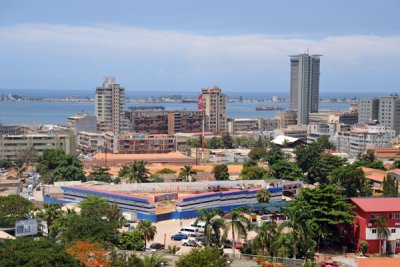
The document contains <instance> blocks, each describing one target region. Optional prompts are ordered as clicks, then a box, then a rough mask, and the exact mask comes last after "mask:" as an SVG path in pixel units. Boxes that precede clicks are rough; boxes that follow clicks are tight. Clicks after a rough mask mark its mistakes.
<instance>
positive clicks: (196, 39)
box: [0, 24, 400, 77]
mask: <svg viewBox="0 0 400 267" xmlns="http://www.w3.org/2000/svg"><path fill="white" fill-rule="evenodd" d="M0 36H1V42H0V49H1V51H3V53H7V54H12V55H15V56H16V57H35V56H40V57H44V58H46V57H48V58H52V59H57V58H58V57H60V58H65V57H66V56H67V57H70V58H75V59H79V60H97V61H102V60H104V61H107V60H112V61H121V62H135V63H134V64H136V63H137V64H140V63H143V62H150V63H152V64H153V65H159V66H158V71H157V73H159V75H162V76H164V77H177V76H179V75H181V76H182V75H183V76H188V77H194V76H196V75H197V76H199V75H205V76H207V75H211V74H213V75H214V76H218V75H221V76H223V75H224V74H225V75H228V74H229V73H231V74H232V73H233V74H236V73H239V72H245V73H246V72H247V73H259V72H263V71H266V70H275V69H276V68H277V66H279V67H281V66H283V67H284V68H286V69H288V62H289V59H288V55H291V54H297V53H300V52H304V51H306V50H307V49H309V51H310V53H315V54H322V55H324V57H323V61H324V63H323V64H324V66H328V65H330V66H337V67H339V66H346V67H347V68H349V69H351V68H354V67H356V66H360V65H361V64H362V63H363V62H365V61H370V60H371V59H373V58H379V57H385V58H386V57H387V58H391V59H392V60H394V61H393V62H395V61H396V62H398V59H400V46H399V45H398V44H399V43H400V35H399V36H374V35H347V36H328V37H325V38H322V39H317V40H313V39H306V38H293V37H291V36H288V37H282V36H268V35H261V34H260V35H230V36H206V35H196V34H192V33H187V32H174V31H162V30H152V29H146V28H139V27H132V26H125V25H114V24H107V25H92V26H71V25H50V24H21V25H16V26H9V27H0ZM174 64H177V65H180V66H184V67H181V68H180V69H179V71H180V73H179V74H177V73H173V70H170V69H169V66H173V65H174ZM395 64H398V63H395ZM323 68H324V67H323ZM286 69H285V71H287V70H286ZM171 72H172V75H171Z"/></svg>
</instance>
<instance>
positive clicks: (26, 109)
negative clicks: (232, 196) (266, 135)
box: [0, 102, 348, 124]
mask: <svg viewBox="0 0 400 267" xmlns="http://www.w3.org/2000/svg"><path fill="white" fill-rule="evenodd" d="M140 105H146V106H150V105H162V106H165V108H166V109H167V110H182V109H197V103H154V104H151V103H143V104H142V103H140V104H139V103H128V104H127V105H126V106H127V107H129V106H140ZM262 105H271V106H272V105H273V106H281V107H284V108H288V105H289V104H288V103H247V102H246V103H228V117H230V118H270V117H273V116H274V114H275V113H276V112H277V111H256V110H255V108H256V107H257V106H262ZM320 109H337V110H339V109H343V110H347V109H348V104H347V103H334V104H333V103H332V104H330V103H321V104H320ZM81 111H85V112H89V113H94V102H0V123H5V124H18V123H35V124H64V123H65V122H66V120H67V118H68V117H69V116H71V115H74V114H76V113H78V112H81Z"/></svg>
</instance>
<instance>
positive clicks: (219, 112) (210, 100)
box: [202, 86, 227, 133]
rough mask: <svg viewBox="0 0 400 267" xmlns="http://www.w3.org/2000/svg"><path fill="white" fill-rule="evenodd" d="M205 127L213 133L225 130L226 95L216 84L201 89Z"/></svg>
mask: <svg viewBox="0 0 400 267" xmlns="http://www.w3.org/2000/svg"><path fill="white" fill-rule="evenodd" d="M202 98H203V106H204V110H205V115H206V129H208V130H209V131H211V132H214V133H223V132H226V131H227V115H226V101H227V98H226V95H225V94H223V93H222V91H221V89H220V88H218V87H217V86H214V87H212V88H204V89H203V90H202Z"/></svg>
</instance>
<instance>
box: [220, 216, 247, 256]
mask: <svg viewBox="0 0 400 267" xmlns="http://www.w3.org/2000/svg"><path fill="white" fill-rule="evenodd" d="M245 211H246V209H244V208H236V209H233V210H232V212H231V218H229V219H227V220H226V222H225V225H226V227H225V229H224V234H223V239H226V237H227V235H228V232H231V233H232V253H233V257H234V258H235V241H236V240H235V239H236V238H235V232H236V233H237V234H238V237H239V238H244V240H246V239H247V231H248V230H249V228H250V224H251V223H250V220H249V219H247V218H246V217H244V216H243V212H245Z"/></svg>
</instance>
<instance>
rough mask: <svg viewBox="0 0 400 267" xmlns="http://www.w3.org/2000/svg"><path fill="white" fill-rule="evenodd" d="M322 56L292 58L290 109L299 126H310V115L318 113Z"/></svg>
mask: <svg viewBox="0 0 400 267" xmlns="http://www.w3.org/2000/svg"><path fill="white" fill-rule="evenodd" d="M319 70H320V55H309V54H299V55H295V56H290V108H291V109H292V110H297V124H299V125H301V124H308V114H309V113H310V112H318V108H319V75H320V72H319Z"/></svg>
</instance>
